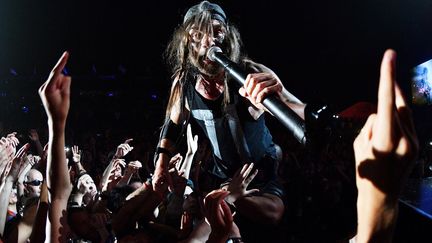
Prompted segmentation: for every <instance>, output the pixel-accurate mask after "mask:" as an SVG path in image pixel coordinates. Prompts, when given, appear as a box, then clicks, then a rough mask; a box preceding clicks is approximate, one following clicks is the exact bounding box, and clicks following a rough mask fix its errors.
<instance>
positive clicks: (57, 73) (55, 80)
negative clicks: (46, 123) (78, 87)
mask: <svg viewBox="0 0 432 243" xmlns="http://www.w3.org/2000/svg"><path fill="white" fill-rule="evenodd" d="M68 58H69V53H68V52H64V53H63V55H62V56H61V58H60V60H59V61H58V62H57V64H56V65H55V66H54V68H53V70H52V71H51V73H50V75H49V77H48V80H47V81H46V82H45V83H44V84H43V85H42V86H41V87H40V88H39V96H40V97H41V100H42V103H43V105H44V107H45V111H46V113H47V115H48V118H49V119H50V120H55V121H58V122H63V123H65V122H66V118H67V114H68V112H69V106H70V100H69V96H70V84H71V77H70V76H66V75H64V74H63V73H62V71H63V69H64V67H65V66H66V63H67V60H68ZM63 125H65V124H63Z"/></svg>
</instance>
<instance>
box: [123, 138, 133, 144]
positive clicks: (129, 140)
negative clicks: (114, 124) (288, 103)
mask: <svg viewBox="0 0 432 243" xmlns="http://www.w3.org/2000/svg"><path fill="white" fill-rule="evenodd" d="M132 141H133V138H129V139H126V141H125V142H124V143H130V142H132Z"/></svg>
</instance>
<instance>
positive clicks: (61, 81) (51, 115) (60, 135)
mask: <svg viewBox="0 0 432 243" xmlns="http://www.w3.org/2000/svg"><path fill="white" fill-rule="evenodd" d="M68 57H69V54H68V53H67V52H64V53H63V55H62V56H61V58H60V60H59V61H58V62H57V64H56V65H55V67H54V69H53V70H52V71H51V73H50V75H49V77H48V80H47V81H46V82H45V83H44V84H43V85H42V86H41V87H40V88H39V96H40V97H41V100H42V103H43V105H44V108H45V112H46V114H47V116H48V129H49V141H48V158H47V176H46V178H47V186H48V191H49V194H48V195H49V199H50V202H51V208H50V210H49V221H50V223H51V227H50V229H49V230H50V234H49V236H48V235H47V237H50V238H49V239H48V240H49V241H51V242H65V241H66V237H67V234H68V233H69V227H68V225H67V223H66V222H67V220H66V215H67V214H66V206H67V200H68V198H69V195H70V193H71V190H72V186H71V182H70V178H69V172H68V168H67V164H66V155H65V152H64V145H65V127H66V118H67V115H68V112H69V102H70V101H69V95H70V83H71V77H70V76H66V75H64V74H62V70H63V69H64V67H65V66H66V63H67V60H68Z"/></svg>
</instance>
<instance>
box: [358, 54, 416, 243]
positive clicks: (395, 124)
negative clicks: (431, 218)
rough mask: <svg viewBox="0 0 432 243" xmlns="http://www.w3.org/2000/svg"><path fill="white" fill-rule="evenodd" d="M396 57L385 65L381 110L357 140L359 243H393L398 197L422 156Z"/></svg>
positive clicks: (387, 59)
mask: <svg viewBox="0 0 432 243" xmlns="http://www.w3.org/2000/svg"><path fill="white" fill-rule="evenodd" d="M395 62H396V53H395V52H394V51H393V50H387V51H386V52H385V54H384V57H383V60H382V63H381V70H380V71H381V75H380V82H379V91H378V110H377V113H376V114H372V115H370V116H369V118H368V120H367V122H366V123H365V125H364V127H363V129H362V130H361V132H360V133H359V135H358V136H357V138H356V139H355V141H354V152H355V160H356V182H357V188H358V198H357V215H358V227H357V237H356V240H357V242H391V241H392V235H393V229H394V226H395V222H396V219H397V216H398V197H399V194H400V192H401V190H402V187H403V186H404V183H405V182H406V179H407V177H408V175H409V173H410V171H411V168H412V166H413V164H414V161H415V158H416V156H417V153H418V140H417V135H416V132H415V129H414V123H413V120H412V117H411V111H410V109H409V107H408V106H407V104H406V101H405V99H404V97H403V95H402V92H401V90H400V88H399V86H398V85H397V83H396V81H395Z"/></svg>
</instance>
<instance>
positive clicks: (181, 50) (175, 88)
mask: <svg viewBox="0 0 432 243" xmlns="http://www.w3.org/2000/svg"><path fill="white" fill-rule="evenodd" d="M222 24H223V23H222ZM192 26H194V28H195V27H196V28H197V29H198V30H199V31H201V32H202V33H207V34H210V35H211V36H213V35H212V34H213V26H212V15H211V13H210V12H209V11H202V12H200V13H199V14H196V15H195V16H193V17H191V18H189V19H188V20H186V21H185V22H184V23H183V24H181V25H179V26H178V27H177V28H176V29H175V31H174V33H173V35H172V38H171V40H170V42H169V43H168V47H167V49H166V51H165V53H164V56H165V60H166V62H167V64H168V66H169V68H170V69H171V70H170V71H171V78H172V80H173V82H172V85H171V90H170V97H169V100H168V105H167V108H166V113H165V115H166V118H167V119H169V116H170V113H171V110H172V109H173V107H174V106H175V105H176V104H178V105H179V106H180V107H175V108H176V109H179V112H180V117H181V118H182V119H185V117H182V116H183V115H184V114H186V112H185V109H186V108H185V90H184V89H185V87H186V82H191V80H189V79H190V78H187V77H196V75H197V74H198V72H197V71H196V68H195V67H194V66H193V64H191V63H190V60H189V58H190V57H189V55H190V53H191V52H192V46H191V39H190V36H189V31H190V29H191V28H192ZM224 28H225V29H226V35H225V38H224V40H223V42H222V43H221V47H222V49H223V52H224V54H225V55H227V56H228V57H229V58H230V59H231V60H232V61H234V62H238V61H239V60H240V59H241V58H242V56H243V54H242V53H241V47H242V42H241V38H240V33H239V31H238V29H237V28H236V27H235V26H234V25H232V24H231V23H229V22H228V21H227V23H226V24H225V25H224ZM194 80H195V79H194ZM189 85H191V84H189ZM228 102H229V92H228V86H227V77H225V92H224V102H223V104H224V105H226V104H227V103H228Z"/></svg>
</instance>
